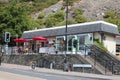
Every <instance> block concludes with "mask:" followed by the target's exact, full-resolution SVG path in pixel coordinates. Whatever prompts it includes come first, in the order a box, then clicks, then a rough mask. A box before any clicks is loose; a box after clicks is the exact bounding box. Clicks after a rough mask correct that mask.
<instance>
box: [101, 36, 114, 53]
mask: <svg viewBox="0 0 120 80" xmlns="http://www.w3.org/2000/svg"><path fill="white" fill-rule="evenodd" d="M103 43H104V46H105V47H106V48H107V49H108V51H109V52H110V53H112V54H113V55H115V54H116V40H115V36H114V35H110V34H105V40H103Z"/></svg>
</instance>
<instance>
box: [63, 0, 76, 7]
mask: <svg viewBox="0 0 120 80" xmlns="http://www.w3.org/2000/svg"><path fill="white" fill-rule="evenodd" d="M63 1H64V5H66V0H63ZM73 4H74V0H68V6H72V5H73Z"/></svg>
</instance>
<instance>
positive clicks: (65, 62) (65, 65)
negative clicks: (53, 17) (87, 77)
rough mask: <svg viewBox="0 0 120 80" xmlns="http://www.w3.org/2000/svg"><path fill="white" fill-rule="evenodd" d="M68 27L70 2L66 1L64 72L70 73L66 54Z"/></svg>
mask: <svg viewBox="0 0 120 80" xmlns="http://www.w3.org/2000/svg"><path fill="white" fill-rule="evenodd" d="M67 25H68V0H66V27H65V58H64V71H68V65H67V59H66V53H67Z"/></svg>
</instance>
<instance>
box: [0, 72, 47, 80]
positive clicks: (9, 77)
mask: <svg viewBox="0 0 120 80" xmlns="http://www.w3.org/2000/svg"><path fill="white" fill-rule="evenodd" d="M0 80H46V79H42V78H37V77H30V76H26V75H20V74H14V73H9V72H3V71H0Z"/></svg>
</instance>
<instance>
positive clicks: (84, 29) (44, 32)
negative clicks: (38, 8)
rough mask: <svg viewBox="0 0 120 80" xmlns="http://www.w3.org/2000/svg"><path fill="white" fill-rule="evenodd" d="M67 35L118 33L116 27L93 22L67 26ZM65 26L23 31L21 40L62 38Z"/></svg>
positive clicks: (101, 22)
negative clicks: (38, 37)
mask: <svg viewBox="0 0 120 80" xmlns="http://www.w3.org/2000/svg"><path fill="white" fill-rule="evenodd" d="M67 26H68V29H67V34H68V35H71V34H82V33H92V32H106V33H110V34H114V35H118V34H119V31H118V28H117V25H114V24H111V23H108V22H105V21H95V22H85V23H79V24H72V25H67ZM65 28H66V26H58V27H52V28H43V29H37V30H30V31H24V32H23V34H22V38H26V39H31V38H33V37H35V36H43V37H49V36H62V35H65Z"/></svg>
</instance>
